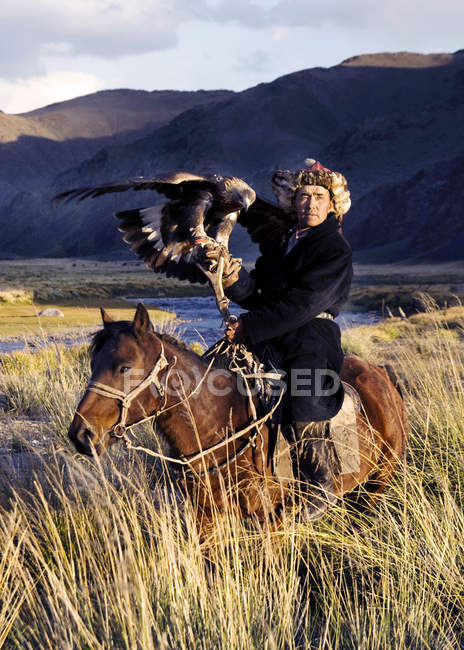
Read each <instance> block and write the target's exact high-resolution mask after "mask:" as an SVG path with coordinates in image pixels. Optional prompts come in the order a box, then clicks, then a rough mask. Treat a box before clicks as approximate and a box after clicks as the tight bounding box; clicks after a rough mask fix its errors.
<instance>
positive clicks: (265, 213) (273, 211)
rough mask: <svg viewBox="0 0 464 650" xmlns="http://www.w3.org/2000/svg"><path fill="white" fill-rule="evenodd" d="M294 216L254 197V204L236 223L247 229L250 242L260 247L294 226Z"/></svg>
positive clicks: (242, 212) (240, 215)
mask: <svg viewBox="0 0 464 650" xmlns="http://www.w3.org/2000/svg"><path fill="white" fill-rule="evenodd" d="M296 222H297V219H296V216H295V215H292V214H289V213H288V212H285V211H284V210H282V208H279V207H278V206H276V205H273V204H272V203H269V202H268V201H266V200H265V199H261V198H260V197H259V196H257V197H256V200H255V202H254V203H253V205H251V206H250V207H249V208H248V210H247V211H246V212H245V211H244V210H242V211H241V212H240V214H239V216H238V223H239V224H240V225H241V226H243V227H244V228H246V229H247V231H248V234H249V235H250V237H251V240H252V241H254V242H255V243H257V244H259V245H260V250H261V252H262V244H264V243H265V242H268V241H271V240H273V239H276V238H277V237H279V236H280V235H281V234H282V233H284V232H285V231H287V230H288V229H289V228H290V227H291V226H293V225H294V224H296Z"/></svg>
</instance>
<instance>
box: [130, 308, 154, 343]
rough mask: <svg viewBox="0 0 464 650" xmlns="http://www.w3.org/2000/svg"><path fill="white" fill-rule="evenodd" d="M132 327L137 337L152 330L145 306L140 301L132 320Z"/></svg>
mask: <svg viewBox="0 0 464 650" xmlns="http://www.w3.org/2000/svg"><path fill="white" fill-rule="evenodd" d="M132 329H133V330H134V332H135V335H136V336H137V337H139V336H143V334H145V333H146V332H152V331H153V325H152V324H151V321H150V316H149V315H148V311H147V308H146V307H145V305H144V304H143V303H141V302H139V304H138V305H137V311H136V312H135V316H134V320H133V321H132Z"/></svg>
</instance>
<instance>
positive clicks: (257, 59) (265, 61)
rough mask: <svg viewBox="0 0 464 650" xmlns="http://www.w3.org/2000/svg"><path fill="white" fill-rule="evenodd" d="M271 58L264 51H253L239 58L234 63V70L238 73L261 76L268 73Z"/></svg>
mask: <svg viewBox="0 0 464 650" xmlns="http://www.w3.org/2000/svg"><path fill="white" fill-rule="evenodd" d="M270 63H271V58H270V56H269V54H268V53H267V52H265V51H264V50H254V51H253V52H249V53H248V54H244V55H242V56H239V57H238V59H237V60H236V62H235V65H234V68H235V70H238V71H240V72H246V73H250V72H251V73H252V74H253V75H256V74H263V73H265V72H267V71H268V69H269V67H270Z"/></svg>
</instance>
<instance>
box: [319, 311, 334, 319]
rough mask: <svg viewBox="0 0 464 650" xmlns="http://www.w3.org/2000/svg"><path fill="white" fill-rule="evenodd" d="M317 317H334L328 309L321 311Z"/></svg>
mask: <svg viewBox="0 0 464 650" xmlns="http://www.w3.org/2000/svg"><path fill="white" fill-rule="evenodd" d="M315 318H328V319H329V320H333V319H334V317H333V315H332V314H329V312H328V311H321V313H320V314H318V315H317V316H315Z"/></svg>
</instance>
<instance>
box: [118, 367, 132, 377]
mask: <svg viewBox="0 0 464 650" xmlns="http://www.w3.org/2000/svg"><path fill="white" fill-rule="evenodd" d="M129 370H130V366H121V368H120V369H119V372H120V373H121V375H125V374H126V372H129Z"/></svg>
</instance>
